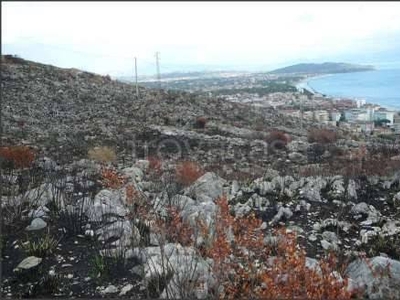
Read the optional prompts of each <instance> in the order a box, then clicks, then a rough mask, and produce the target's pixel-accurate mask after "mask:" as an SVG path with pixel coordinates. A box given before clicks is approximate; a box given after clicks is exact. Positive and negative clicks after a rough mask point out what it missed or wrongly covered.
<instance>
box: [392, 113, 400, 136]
mask: <svg viewBox="0 0 400 300" xmlns="http://www.w3.org/2000/svg"><path fill="white" fill-rule="evenodd" d="M393 129H394V132H395V133H396V134H400V115H395V116H394V122H393Z"/></svg>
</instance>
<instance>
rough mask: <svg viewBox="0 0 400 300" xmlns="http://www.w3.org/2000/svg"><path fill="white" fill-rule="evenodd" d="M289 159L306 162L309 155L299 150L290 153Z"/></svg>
mask: <svg viewBox="0 0 400 300" xmlns="http://www.w3.org/2000/svg"><path fill="white" fill-rule="evenodd" d="M289 159H290V160H291V161H293V162H305V161H307V157H306V156H304V155H303V154H301V153H299V152H292V153H289Z"/></svg>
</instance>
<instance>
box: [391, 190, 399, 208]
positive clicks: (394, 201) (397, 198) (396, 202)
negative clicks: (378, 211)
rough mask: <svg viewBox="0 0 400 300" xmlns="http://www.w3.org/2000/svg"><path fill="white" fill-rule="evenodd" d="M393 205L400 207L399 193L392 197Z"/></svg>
mask: <svg viewBox="0 0 400 300" xmlns="http://www.w3.org/2000/svg"><path fill="white" fill-rule="evenodd" d="M393 203H394V204H395V205H396V206H399V207H400V192H398V193H397V194H396V195H394V196H393Z"/></svg>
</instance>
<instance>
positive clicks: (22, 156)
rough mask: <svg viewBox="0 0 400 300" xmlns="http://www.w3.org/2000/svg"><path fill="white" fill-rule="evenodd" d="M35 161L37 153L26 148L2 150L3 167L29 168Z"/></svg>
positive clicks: (0, 152)
mask: <svg viewBox="0 0 400 300" xmlns="http://www.w3.org/2000/svg"><path fill="white" fill-rule="evenodd" d="M34 159H35V153H34V152H33V151H32V150H31V149H30V148H29V147H26V146H11V147H1V148H0V160H1V162H2V167H3V168H4V167H7V166H8V167H11V168H27V167H30V166H31V165H32V163H33V161H34Z"/></svg>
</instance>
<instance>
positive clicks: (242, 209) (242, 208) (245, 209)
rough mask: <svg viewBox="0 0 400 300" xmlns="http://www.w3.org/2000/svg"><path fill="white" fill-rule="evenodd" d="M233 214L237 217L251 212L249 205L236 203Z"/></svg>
mask: <svg viewBox="0 0 400 300" xmlns="http://www.w3.org/2000/svg"><path fill="white" fill-rule="evenodd" d="M234 211H235V216H236V217H238V218H241V217H244V216H246V215H247V214H249V213H250V212H251V207H250V206H249V205H247V203H245V204H242V203H240V202H239V203H237V204H236V205H235V207H234Z"/></svg>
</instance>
